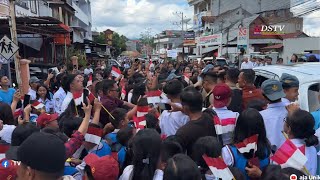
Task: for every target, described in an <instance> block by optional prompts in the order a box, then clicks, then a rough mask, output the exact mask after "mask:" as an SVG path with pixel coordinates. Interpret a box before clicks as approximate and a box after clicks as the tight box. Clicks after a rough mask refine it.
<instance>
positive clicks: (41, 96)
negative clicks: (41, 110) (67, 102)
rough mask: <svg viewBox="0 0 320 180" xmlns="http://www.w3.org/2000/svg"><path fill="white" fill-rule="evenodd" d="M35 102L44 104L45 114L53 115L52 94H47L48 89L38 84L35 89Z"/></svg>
mask: <svg viewBox="0 0 320 180" xmlns="http://www.w3.org/2000/svg"><path fill="white" fill-rule="evenodd" d="M37 100H38V101H39V102H40V103H42V104H44V105H45V107H46V112H47V113H53V111H54V104H53V101H52V94H51V93H50V92H49V90H48V88H47V86H46V85H44V84H40V85H39V86H38V88H37Z"/></svg>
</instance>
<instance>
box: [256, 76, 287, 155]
mask: <svg viewBox="0 0 320 180" xmlns="http://www.w3.org/2000/svg"><path fill="white" fill-rule="evenodd" d="M261 89H262V93H263V95H264V96H265V97H266V98H267V100H269V102H270V103H269V104H268V107H267V109H266V110H263V111H261V112H260V114H261V115H262V117H263V121H264V125H265V127H266V131H267V138H268V139H269V141H270V144H271V146H272V150H277V149H278V148H279V147H280V146H281V145H282V144H283V143H284V141H285V137H284V136H283V134H282V130H283V124H284V120H285V118H286V117H287V115H288V111H287V109H286V104H285V103H283V102H282V101H281V98H283V97H285V93H284V92H283V88H282V84H281V82H280V81H278V80H274V79H268V80H266V81H264V82H263V83H262V85H261Z"/></svg>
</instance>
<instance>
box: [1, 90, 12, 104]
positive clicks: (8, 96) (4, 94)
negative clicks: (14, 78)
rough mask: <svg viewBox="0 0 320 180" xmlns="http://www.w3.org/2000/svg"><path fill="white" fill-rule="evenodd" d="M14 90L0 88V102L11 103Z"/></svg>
mask: <svg viewBox="0 0 320 180" xmlns="http://www.w3.org/2000/svg"><path fill="white" fill-rule="evenodd" d="M15 92H16V90H15V89H13V88H9V89H8V91H4V90H2V89H0V102H3V103H7V104H9V105H11V103H12V100H13V95H14V93H15Z"/></svg>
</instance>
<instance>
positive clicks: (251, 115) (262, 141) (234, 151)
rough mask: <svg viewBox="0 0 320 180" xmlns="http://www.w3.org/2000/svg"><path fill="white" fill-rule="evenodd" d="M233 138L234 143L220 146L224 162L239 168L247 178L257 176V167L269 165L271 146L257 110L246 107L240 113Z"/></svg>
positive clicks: (258, 172) (258, 173) (259, 173)
mask: <svg viewBox="0 0 320 180" xmlns="http://www.w3.org/2000/svg"><path fill="white" fill-rule="evenodd" d="M256 136H257V137H256ZM233 140H234V144H232V145H227V146H225V147H223V148H222V157H223V159H224V161H225V163H226V164H227V165H229V166H234V167H236V168H238V169H240V170H241V171H242V173H244V174H245V175H246V177H247V179H249V177H250V178H256V177H259V176H260V175H261V171H260V170H259V169H263V168H265V167H266V166H268V165H269V156H270V154H271V147H270V144H269V141H268V139H267V136H266V129H265V126H264V123H263V118H262V116H261V115H260V113H259V112H258V111H257V110H255V109H247V110H245V111H243V112H242V113H241V114H240V116H239V118H238V120H237V123H236V127H235V130H234V139H233Z"/></svg>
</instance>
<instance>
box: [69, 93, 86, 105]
mask: <svg viewBox="0 0 320 180" xmlns="http://www.w3.org/2000/svg"><path fill="white" fill-rule="evenodd" d="M72 95H73V100H74V103H75V104H76V106H79V105H82V103H83V97H84V96H83V91H79V92H74V93H72Z"/></svg>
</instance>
